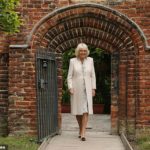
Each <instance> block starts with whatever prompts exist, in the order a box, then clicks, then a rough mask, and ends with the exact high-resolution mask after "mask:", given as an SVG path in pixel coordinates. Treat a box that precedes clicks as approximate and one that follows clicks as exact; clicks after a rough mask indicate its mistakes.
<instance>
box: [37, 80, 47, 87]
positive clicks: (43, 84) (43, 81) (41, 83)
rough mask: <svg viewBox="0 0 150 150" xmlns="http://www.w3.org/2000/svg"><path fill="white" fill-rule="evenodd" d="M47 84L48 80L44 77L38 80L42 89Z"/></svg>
mask: <svg viewBox="0 0 150 150" xmlns="http://www.w3.org/2000/svg"><path fill="white" fill-rule="evenodd" d="M46 84H47V82H46V81H45V80H44V79H40V81H39V82H38V85H39V88H41V89H45V88H46Z"/></svg>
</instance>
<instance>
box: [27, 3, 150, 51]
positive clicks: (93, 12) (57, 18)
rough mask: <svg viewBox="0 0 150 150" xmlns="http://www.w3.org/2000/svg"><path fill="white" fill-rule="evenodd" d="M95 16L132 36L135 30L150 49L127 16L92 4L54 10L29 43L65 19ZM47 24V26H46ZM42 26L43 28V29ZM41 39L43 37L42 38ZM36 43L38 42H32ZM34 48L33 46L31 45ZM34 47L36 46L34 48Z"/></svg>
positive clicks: (35, 29) (36, 30) (33, 32)
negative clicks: (38, 34) (37, 34)
mask: <svg viewBox="0 0 150 150" xmlns="http://www.w3.org/2000/svg"><path fill="white" fill-rule="evenodd" d="M82 15H83V16H92V17H93V16H94V17H99V18H101V20H107V21H109V22H112V23H114V24H116V25H118V24H120V27H121V28H122V27H123V28H126V29H127V31H131V32H129V34H130V35H132V29H135V31H136V34H137V35H138V37H139V38H140V40H141V42H143V45H144V48H145V50H146V49H149V46H148V43H147V40H146V37H145V35H144V33H143V32H142V30H141V29H140V27H139V26H138V25H137V24H136V23H135V22H134V21H132V20H131V19H129V18H128V17H127V16H125V15H123V14H121V13H120V12H118V11H116V10H113V9H112V8H108V7H105V6H103V5H100V4H95V3H93V4H91V3H82V4H76V5H70V6H67V7H64V8H59V9H57V10H54V11H53V12H51V13H49V14H48V15H46V16H45V17H43V18H42V19H41V20H40V21H39V22H38V23H37V24H36V25H35V27H34V28H33V30H32V31H31V33H30V35H29V36H28V39H27V43H30V42H31V41H32V38H33V40H34V35H35V34H36V32H39V31H40V32H41V34H42V35H43V36H44V34H45V33H46V30H47V31H48V30H49V27H50V26H51V27H52V26H54V25H56V23H59V22H62V21H63V20H65V19H71V17H75V16H76V17H78V18H79V16H80V17H81V16H82ZM44 24H45V25H44ZM41 26H43V28H42V29H40V28H41ZM42 32H43V33H42ZM40 38H41V37H40ZM31 43H36V42H33V41H32V42H31ZM31 46H33V45H31ZM33 47H34V46H33Z"/></svg>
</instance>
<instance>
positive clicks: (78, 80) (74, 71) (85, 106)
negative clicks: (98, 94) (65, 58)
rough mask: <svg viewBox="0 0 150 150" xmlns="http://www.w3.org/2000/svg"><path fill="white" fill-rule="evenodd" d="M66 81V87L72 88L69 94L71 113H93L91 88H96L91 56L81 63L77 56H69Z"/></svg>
mask: <svg viewBox="0 0 150 150" xmlns="http://www.w3.org/2000/svg"><path fill="white" fill-rule="evenodd" d="M67 83H68V89H73V94H71V95H70V96H71V97H70V102H71V114H73V115H82V114H83V113H85V112H88V114H93V99H92V89H96V78H95V70H94V63H93V58H91V57H87V58H86V59H84V61H83V64H82V63H81V61H80V60H79V59H78V58H71V59H70V64H69V70H68V76H67Z"/></svg>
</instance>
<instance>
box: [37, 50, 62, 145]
mask: <svg viewBox="0 0 150 150" xmlns="http://www.w3.org/2000/svg"><path fill="white" fill-rule="evenodd" d="M57 90H58V89H57V64H56V57H55V54H54V53H51V52H48V50H47V49H38V50H37V53H36V93H37V94H36V95H37V129H38V142H42V141H43V140H44V139H45V138H48V137H50V136H54V135H56V134H58V132H59V130H58V108H57V107H58V91H57Z"/></svg>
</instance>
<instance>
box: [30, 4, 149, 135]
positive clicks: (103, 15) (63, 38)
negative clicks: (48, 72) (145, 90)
mask: <svg viewBox="0 0 150 150" xmlns="http://www.w3.org/2000/svg"><path fill="white" fill-rule="evenodd" d="M41 22H42V21H41ZM140 32H141V31H140V30H139V28H138V26H136V24H134V23H133V22H132V21H131V20H129V19H128V18H127V17H126V16H124V15H122V14H120V13H118V12H116V11H114V10H112V9H109V8H106V7H104V6H101V5H96V4H80V5H74V6H69V7H66V8H62V9H60V10H58V11H56V12H55V13H53V14H52V15H49V17H47V18H44V19H43V23H41V25H40V26H39V27H38V25H37V26H36V28H35V29H34V30H33V36H32V40H31V41H32V45H31V49H32V50H33V51H36V49H37V48H39V47H43V48H45V47H48V48H49V50H50V51H55V52H56V53H57V56H58V59H57V61H58V64H59V68H58V81H59V86H58V87H59V89H58V90H59V92H60V93H61V88H62V84H61V82H62V76H61V66H62V60H61V54H62V52H64V51H66V50H68V49H69V48H72V47H76V45H77V44H78V43H80V42H85V43H87V44H88V45H92V46H96V47H99V48H102V49H104V50H106V51H109V52H110V53H111V54H112V87H111V127H112V133H118V131H119V132H122V131H125V130H126V129H127V127H128V129H129V130H130V131H129V132H128V133H130V134H131V135H132V134H135V128H136V127H135V126H136V122H137V118H136V117H137V115H136V112H137V110H136V109H137V107H136V105H137V103H138V95H137V91H138V88H139V87H138V86H139V84H138V78H137V76H138V68H137V66H138V64H139V59H138V54H139V53H142V51H144V48H145V47H144V46H145V45H144V39H142V35H140ZM145 43H146V42H145ZM116 81H118V82H116ZM60 101H61V94H60V95H59V105H58V107H59V108H60V107H61V105H60ZM60 118H61V117H60V112H59V119H60Z"/></svg>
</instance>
